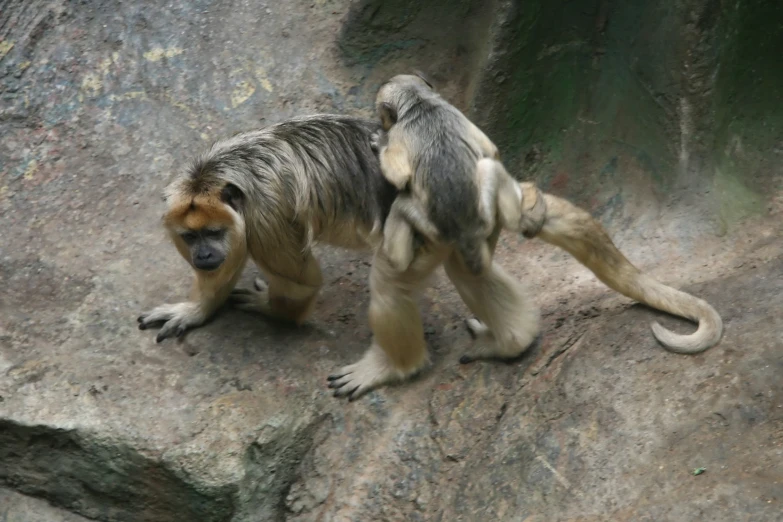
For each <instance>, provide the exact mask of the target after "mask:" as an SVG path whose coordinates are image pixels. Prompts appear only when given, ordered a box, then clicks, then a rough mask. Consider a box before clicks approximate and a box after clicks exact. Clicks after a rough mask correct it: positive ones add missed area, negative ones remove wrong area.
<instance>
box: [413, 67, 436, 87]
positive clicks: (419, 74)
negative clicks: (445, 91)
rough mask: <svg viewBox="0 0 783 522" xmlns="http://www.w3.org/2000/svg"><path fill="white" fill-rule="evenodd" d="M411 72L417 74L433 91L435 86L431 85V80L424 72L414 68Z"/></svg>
mask: <svg viewBox="0 0 783 522" xmlns="http://www.w3.org/2000/svg"><path fill="white" fill-rule="evenodd" d="M413 74H415V75H416V76H418V77H419V78H420V79H421V81H423V82H424V83H426V84H427V87H429V88H430V89H432V90H433V91H434V90H435V87H433V86H432V82H431V81H430V80H429V78H427V76H425V74H424V73H423V72H421V71H420V70H418V69H416V70H414V71H413Z"/></svg>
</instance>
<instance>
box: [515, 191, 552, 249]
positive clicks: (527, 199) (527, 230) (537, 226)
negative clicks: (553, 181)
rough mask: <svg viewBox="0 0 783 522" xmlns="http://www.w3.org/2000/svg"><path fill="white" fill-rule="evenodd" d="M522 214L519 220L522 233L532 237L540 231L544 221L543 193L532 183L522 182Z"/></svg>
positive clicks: (544, 203)
mask: <svg viewBox="0 0 783 522" xmlns="http://www.w3.org/2000/svg"><path fill="white" fill-rule="evenodd" d="M519 186H520V188H521V189H522V216H521V219H520V220H519V225H520V229H521V232H522V235H523V236H525V237H526V238H532V237H535V236H536V235H538V233H539V232H541V228H542V227H543V226H544V223H545V222H546V202H545V201H544V195H543V194H542V193H541V191H540V190H538V187H536V185H535V184H534V183H529V182H522V183H520V184H519Z"/></svg>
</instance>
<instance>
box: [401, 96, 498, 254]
mask: <svg viewBox="0 0 783 522" xmlns="http://www.w3.org/2000/svg"><path fill="white" fill-rule="evenodd" d="M465 119H466V118H465V116H463V115H462V113H460V112H459V111H457V109H455V108H453V107H451V106H448V105H446V104H440V103H434V102H430V101H429V100H428V101H427V102H425V103H421V104H419V105H418V106H417V108H416V112H415V113H414V114H412V115H411V117H408V118H406V121H405V122H403V125H402V126H401V129H400V130H401V131H403V132H409V133H411V138H413V140H414V142H415V143H417V144H418V146H417V147H416V148H415V149H414V150H415V154H414V157H413V158H412V162H413V178H412V180H411V183H412V186H413V192H414V193H418V194H425V195H426V208H427V213H428V217H429V219H430V221H432V223H433V224H434V225H435V227H436V228H437V229H438V231H439V232H440V234H441V236H442V237H443V239H444V240H446V241H451V242H461V241H462V240H467V239H472V236H477V234H479V230H482V231H483V229H484V223H483V222H482V220H481V216H480V213H479V187H478V181H477V177H476V169H477V163H478V160H479V159H480V151H479V149H478V147H477V146H476V145H475V144H471V143H469V142H468V141H466V140H465V138H464V137H465V136H467V135H468V131H467V127H466V126H465V123H464V122H465ZM398 123H399V122H398Z"/></svg>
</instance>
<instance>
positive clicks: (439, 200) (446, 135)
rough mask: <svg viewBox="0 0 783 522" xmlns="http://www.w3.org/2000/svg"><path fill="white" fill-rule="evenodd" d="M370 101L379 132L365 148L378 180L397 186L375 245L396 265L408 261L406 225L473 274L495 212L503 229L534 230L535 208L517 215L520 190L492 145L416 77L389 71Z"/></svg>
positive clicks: (481, 261)
mask: <svg viewBox="0 0 783 522" xmlns="http://www.w3.org/2000/svg"><path fill="white" fill-rule="evenodd" d="M375 105H376V110H377V111H378V115H379V116H380V119H381V131H379V132H378V133H376V135H375V136H374V137H373V148H374V150H375V151H376V153H377V154H378V157H379V161H380V165H381V171H382V172H383V175H384V177H385V178H386V179H387V180H388V181H389V182H390V183H392V184H393V185H394V186H395V187H396V188H397V189H398V190H399V191H400V193H399V194H398V195H397V197H396V199H395V201H394V203H393V205H392V207H391V210H390V212H389V215H388V217H387V219H386V224H385V226H384V240H383V246H382V248H383V250H384V252H385V254H386V256H387V257H388V258H389V260H390V261H391V262H392V265H393V266H394V267H395V268H396V269H398V270H401V271H402V270H405V269H406V268H407V267H408V266H409V265H410V263H411V262H412V260H413V256H414V250H415V246H414V230H415V231H417V232H419V233H420V234H422V235H423V236H425V237H426V238H427V239H428V240H430V241H433V242H438V243H449V244H453V245H454V246H455V248H456V250H457V251H458V252H459V254H460V256H461V257H462V260H463V262H464V263H465V266H466V267H467V269H468V270H469V271H470V272H471V273H472V274H473V275H479V274H481V273H483V271H484V270H485V269H486V267H487V265H488V264H489V263H491V261H492V253H491V252H492V251H491V248H490V245H489V243H488V241H487V240H488V238H489V236H490V234H491V233H492V231H493V229H494V228H495V225H496V217H499V219H500V221H501V223H500V224H501V226H502V227H503V228H506V229H509V230H512V231H516V232H522V233H523V234H525V235H526V236H533V235H535V234H536V233H537V232H538V230H539V229H540V227H541V225H542V224H543V220H544V216H545V210H544V209H543V206H542V207H540V208H537V209H535V210H537V211H538V212H537V214H538V215H537V217H536V213H535V212H528V213H524V212H523V208H522V198H523V194H522V189H521V188H520V185H519V184H518V183H516V182H515V181H514V180H513V178H511V176H510V175H509V174H508V173H507V172H506V170H505V169H504V168H503V165H502V164H501V163H500V161H499V158H500V154H499V152H498V149H497V147H496V146H495V144H494V143H492V141H491V140H490V139H489V138H488V137H487V136H486V135H485V134H484V133H483V132H482V131H481V130H480V129H479V128H478V127H477V126H476V125H474V124H473V123H472V122H471V121H470V120H469V119H468V118H467V117H466V116H465V115H464V114H462V112H460V111H459V110H458V109H457V108H456V107H454V106H453V105H451V104H450V103H448V102H447V101H446V100H444V99H443V98H441V97H440V96H439V95H438V94H437V93H436V92H435V90H434V89H433V87H432V85H431V84H430V83H429V82H428V81H427V80H426V79H425V78H424V77H423V76H421V75H419V74H416V75H408V74H401V75H397V76H394V77H393V78H392V79H390V80H389V81H388V82H386V83H385V84H383V85H382V86H381V88H380V89H379V90H378V94H377V96H376V100H375ZM534 201H539V199H534Z"/></svg>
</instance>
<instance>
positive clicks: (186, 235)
mask: <svg viewBox="0 0 783 522" xmlns="http://www.w3.org/2000/svg"><path fill="white" fill-rule="evenodd" d="M179 237H181V238H182V240H183V241H184V242H185V243H187V244H190V243H193V242H194V241H195V240H196V239H198V234H196V233H195V232H192V231H191V232H183V233H182V234H180V235H179Z"/></svg>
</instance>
